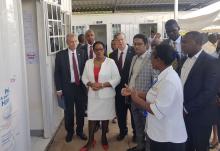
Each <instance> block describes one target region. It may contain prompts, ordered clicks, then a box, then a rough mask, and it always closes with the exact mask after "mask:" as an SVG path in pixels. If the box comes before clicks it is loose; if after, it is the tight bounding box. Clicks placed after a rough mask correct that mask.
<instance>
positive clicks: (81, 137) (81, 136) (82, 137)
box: [76, 133, 87, 140]
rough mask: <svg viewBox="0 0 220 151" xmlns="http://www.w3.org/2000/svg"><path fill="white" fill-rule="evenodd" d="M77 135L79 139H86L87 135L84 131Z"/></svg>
mask: <svg viewBox="0 0 220 151" xmlns="http://www.w3.org/2000/svg"><path fill="white" fill-rule="evenodd" d="M76 135H77V136H79V138H80V139H81V140H87V136H86V135H85V134H84V133H81V134H76Z"/></svg>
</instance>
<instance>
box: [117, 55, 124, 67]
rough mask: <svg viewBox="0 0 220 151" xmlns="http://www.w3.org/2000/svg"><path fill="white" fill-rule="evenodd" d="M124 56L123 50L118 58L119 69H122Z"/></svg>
mask: <svg viewBox="0 0 220 151" xmlns="http://www.w3.org/2000/svg"><path fill="white" fill-rule="evenodd" d="M122 57H123V52H121V54H120V57H119V59H118V68H119V70H122Z"/></svg>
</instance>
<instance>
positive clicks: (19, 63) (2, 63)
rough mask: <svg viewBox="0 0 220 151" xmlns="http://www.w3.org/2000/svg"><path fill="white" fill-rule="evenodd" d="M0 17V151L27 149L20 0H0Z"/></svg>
mask: <svg viewBox="0 0 220 151" xmlns="http://www.w3.org/2000/svg"><path fill="white" fill-rule="evenodd" d="M0 20H1V21H0V71H1V74H0V140H1V141H0V150H1V151H30V133H29V117H28V114H29V111H28V100H27V79H26V78H27V77H26V66H25V54H24V39H23V38H24V37H23V24H22V8H21V0H1V1H0Z"/></svg>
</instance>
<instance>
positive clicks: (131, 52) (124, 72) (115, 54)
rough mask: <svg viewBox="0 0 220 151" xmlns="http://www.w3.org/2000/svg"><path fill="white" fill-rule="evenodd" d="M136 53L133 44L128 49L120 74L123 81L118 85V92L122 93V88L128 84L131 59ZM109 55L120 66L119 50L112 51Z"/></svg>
mask: <svg viewBox="0 0 220 151" xmlns="http://www.w3.org/2000/svg"><path fill="white" fill-rule="evenodd" d="M134 55H135V52H134V48H133V47H131V46H128V51H127V55H126V58H125V62H124V66H123V69H122V70H121V71H119V73H120V76H121V82H120V84H119V85H118V86H117V87H116V92H117V94H121V89H122V88H123V87H124V84H128V77H129V70H130V66H131V61H132V58H133V56H134ZM109 57H110V58H112V59H113V60H114V61H115V63H116V65H117V66H118V63H119V62H118V50H115V51H113V52H112V53H110V54H109Z"/></svg>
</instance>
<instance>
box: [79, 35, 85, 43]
mask: <svg viewBox="0 0 220 151" xmlns="http://www.w3.org/2000/svg"><path fill="white" fill-rule="evenodd" d="M84 38H85V35H84V34H79V35H78V41H79V42H83V40H84Z"/></svg>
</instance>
